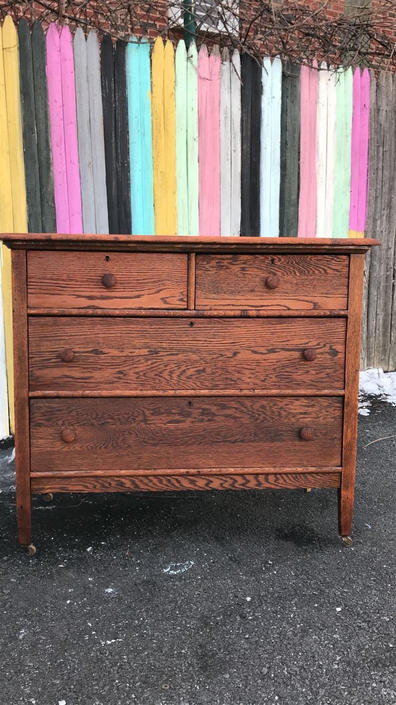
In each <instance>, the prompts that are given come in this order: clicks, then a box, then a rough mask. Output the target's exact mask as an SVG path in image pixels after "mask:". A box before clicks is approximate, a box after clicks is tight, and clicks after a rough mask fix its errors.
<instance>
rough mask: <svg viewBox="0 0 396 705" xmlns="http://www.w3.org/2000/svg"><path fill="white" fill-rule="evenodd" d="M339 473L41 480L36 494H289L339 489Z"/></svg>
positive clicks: (34, 485) (34, 486) (35, 482)
mask: <svg viewBox="0 0 396 705" xmlns="http://www.w3.org/2000/svg"><path fill="white" fill-rule="evenodd" d="M339 485H340V473H337V472H333V473H325V472H322V473H320V472H316V473H304V474H302V473H301V474H297V473H289V474H275V475H274V474H255V475H254V474H250V475H243V474H239V475H201V474H200V475H183V477H180V476H178V475H174V476H172V475H165V476H162V477H161V476H159V477H158V476H153V475H151V476H147V475H146V476H140V477H139V476H138V477H128V476H122V477H120V476H114V477H83V476H82V477H73V478H71V477H67V479H66V478H64V477H59V476H58V477H56V476H51V475H49V476H48V477H39V478H33V479H32V491H33V492H40V493H46V492H167V491H172V492H174V491H175V490H259V489H264V488H266V489H271V490H276V489H279V490H282V489H284V490H286V489H298V488H306V487H339Z"/></svg>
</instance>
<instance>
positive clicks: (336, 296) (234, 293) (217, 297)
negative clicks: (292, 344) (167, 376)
mask: <svg viewBox="0 0 396 705" xmlns="http://www.w3.org/2000/svg"><path fill="white" fill-rule="evenodd" d="M274 274H275V275H277V276H278V277H279V286H278V287H277V288H275V289H272V290H271V289H269V288H268V287H267V286H266V278H267V277H268V276H270V275H274ZM196 277H197V279H196V305H197V308H201V309H206V308H216V307H219V308H226V307H231V308H235V307H238V308H241V307H242V305H243V306H244V307H245V308H249V307H253V308H266V309H283V310H287V309H301V310H302V309H320V308H326V309H332V308H335V309H343V308H345V307H346V304H347V286H348V258H347V257H343V256H338V257H337V256H333V257H329V256H323V257H319V256H315V257H314V256H310V255H302V256H293V255H284V256H279V255H278V256H268V255H263V256H262V257H260V258H255V257H253V256H252V255H197V257H196ZM313 281H315V287H314V288H313V287H312V282H313Z"/></svg>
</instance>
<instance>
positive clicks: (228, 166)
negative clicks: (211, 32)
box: [220, 49, 241, 236]
mask: <svg viewBox="0 0 396 705" xmlns="http://www.w3.org/2000/svg"><path fill="white" fill-rule="evenodd" d="M240 73H241V62H240V55H239V53H238V52H237V51H234V52H233V54H232V55H231V56H230V53H229V51H228V49H224V50H223V57H222V66H221V96H220V125H221V129H220V164H221V167H220V185H221V234H222V235H225V236H227V235H239V234H240V227H241V77H240Z"/></svg>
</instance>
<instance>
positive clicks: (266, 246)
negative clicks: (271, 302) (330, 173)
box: [0, 233, 380, 254]
mask: <svg viewBox="0 0 396 705" xmlns="http://www.w3.org/2000/svg"><path fill="white" fill-rule="evenodd" d="M0 237H1V239H2V240H3V242H4V243H5V244H6V245H7V246H8V247H10V248H12V249H28V250H37V249H39V250H44V249H45V250H74V249H86V250H98V249H99V250H122V251H135V252H138V251H145V252H204V253H205V252H222V253H230V254H232V253H251V254H260V253H261V254H265V253H266V252H279V253H287V252H293V253H296V252H301V253H303V252H305V253H333V254H338V253H340V254H349V253H364V252H367V250H368V249H369V248H370V247H372V246H373V245H379V244H380V243H379V241H378V240H373V239H369V238H321V237H314V238H303V237H291V238H288V237H224V236H223V237H196V236H187V237H185V236H180V235H176V236H165V235H144V236H143V235H96V234H93V235H90V234H60V233H4V234H1V235H0Z"/></svg>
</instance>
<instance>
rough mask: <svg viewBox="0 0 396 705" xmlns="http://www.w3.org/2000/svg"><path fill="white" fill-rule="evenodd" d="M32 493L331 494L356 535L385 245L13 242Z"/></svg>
mask: <svg viewBox="0 0 396 705" xmlns="http://www.w3.org/2000/svg"><path fill="white" fill-rule="evenodd" d="M4 241H5V243H6V244H7V245H8V246H9V247H10V248H12V270H13V301H14V304H13V317H14V366H15V380H16V385H15V387H16V388H15V425H16V428H15V433H16V483H17V484H16V487H17V516H18V529H19V541H20V543H21V544H22V545H25V546H28V547H29V548H28V551H29V552H30V553H31V554H32V553H34V552H35V548H34V546H33V544H31V496H32V494H35V493H42V494H45V495H49V496H51V494H52V493H54V492H114V491H117V492H128V491H142V490H143V491H164V490H211V489H217V490H219V489H235V490H237V489H258V488H282V489H284V488H290V489H293V488H294V489H298V488H300V489H309V488H313V487H323V488H337V489H338V491H339V531H340V535H341V537H343V539H344V543H346V544H349V543H350V541H351V539H350V533H351V523H352V511H353V499H354V485H355V460H356V432H357V395H358V373H359V348H360V325H361V303H362V286H363V271H364V253H365V252H366V251H367V249H368V248H369V246H370V245H373V244H376V242H375V241H373V240H367V239H359V240H353V239H332V240H325V239H320V238H315V239H303V238H293V239H289V238H281V239H278V238H276V239H275V238H236V237H232V238H231V237H230V238H228V237H223V238H198V237H159V236H155V237H153V236H151V237H138V236H126V235H121V236H116V235H100V236H97V235H6V236H4Z"/></svg>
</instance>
